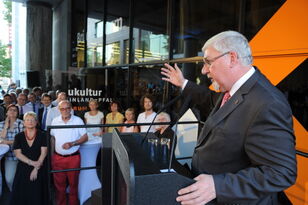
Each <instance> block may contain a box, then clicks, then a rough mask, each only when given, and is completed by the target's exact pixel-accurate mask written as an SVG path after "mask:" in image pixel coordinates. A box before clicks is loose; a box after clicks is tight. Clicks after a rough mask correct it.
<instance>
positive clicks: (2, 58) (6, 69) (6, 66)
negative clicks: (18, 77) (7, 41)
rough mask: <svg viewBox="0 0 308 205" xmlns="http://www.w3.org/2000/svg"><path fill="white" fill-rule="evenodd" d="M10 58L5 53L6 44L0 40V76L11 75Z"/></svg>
mask: <svg viewBox="0 0 308 205" xmlns="http://www.w3.org/2000/svg"><path fill="white" fill-rule="evenodd" d="M11 70H12V59H11V58H10V57H8V55H7V45H2V42H1V41H0V77H9V78H10V77H11Z"/></svg>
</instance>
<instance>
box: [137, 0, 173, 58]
mask: <svg viewBox="0 0 308 205" xmlns="http://www.w3.org/2000/svg"><path fill="white" fill-rule="evenodd" d="M136 3H137V5H138V6H136V10H135V16H134V20H135V22H134V29H133V31H134V33H133V35H134V46H135V50H134V53H135V56H134V62H135V63H138V62H146V61H153V60H164V59H167V58H168V51H169V43H168V40H169V36H168V35H167V3H168V1H163V0H157V1H150V2H145V1H137V2H136Z"/></svg>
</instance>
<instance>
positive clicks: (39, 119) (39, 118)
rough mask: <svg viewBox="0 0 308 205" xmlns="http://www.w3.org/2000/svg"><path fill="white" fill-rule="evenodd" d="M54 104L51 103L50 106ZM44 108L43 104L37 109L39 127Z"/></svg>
mask: <svg viewBox="0 0 308 205" xmlns="http://www.w3.org/2000/svg"><path fill="white" fill-rule="evenodd" d="M53 107H54V106H53V105H51V108H53ZM44 108H45V106H43V107H41V108H39V109H38V118H37V119H38V127H39V128H40V127H41V124H42V119H43V114H44Z"/></svg>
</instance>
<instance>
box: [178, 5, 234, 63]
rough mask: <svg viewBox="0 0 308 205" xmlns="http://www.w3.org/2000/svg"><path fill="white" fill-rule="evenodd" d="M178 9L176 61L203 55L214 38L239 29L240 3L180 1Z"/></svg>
mask: <svg viewBox="0 0 308 205" xmlns="http://www.w3.org/2000/svg"><path fill="white" fill-rule="evenodd" d="M178 2H179V3H178V4H176V9H175V15H176V19H175V24H176V26H175V48H174V51H173V54H174V56H173V57H174V58H186V57H193V56H200V55H202V53H201V48H202V46H203V44H204V43H205V41H206V40H207V39H209V38H210V37H211V36H213V35H215V34H217V33H219V32H221V31H225V30H237V29H238V13H239V11H238V8H239V0H232V1H231V0H216V1H212V0H194V1H189V0H179V1H178Z"/></svg>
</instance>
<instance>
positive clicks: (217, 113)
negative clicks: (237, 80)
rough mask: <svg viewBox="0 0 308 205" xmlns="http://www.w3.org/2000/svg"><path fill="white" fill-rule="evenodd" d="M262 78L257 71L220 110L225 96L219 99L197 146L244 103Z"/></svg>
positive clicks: (205, 124)
mask: <svg viewBox="0 0 308 205" xmlns="http://www.w3.org/2000/svg"><path fill="white" fill-rule="evenodd" d="M259 76H260V72H259V71H258V70H257V69H256V71H255V73H254V74H253V75H252V76H251V77H250V78H249V79H248V80H247V81H246V82H245V83H244V84H243V85H242V86H241V87H240V89H239V90H237V91H236V92H235V93H234V95H233V96H232V97H231V98H230V99H229V100H228V101H227V102H226V103H225V104H224V106H222V107H221V108H220V104H221V101H222V98H223V94H221V96H220V97H219V100H218V101H217V103H216V105H215V107H214V109H213V111H212V112H211V114H210V115H209V117H208V119H207V120H206V122H205V123H204V126H203V128H202V131H201V133H200V135H199V137H198V141H197V146H196V147H198V146H200V145H201V143H202V142H203V141H204V140H205V139H206V138H207V136H208V135H209V133H210V132H211V131H212V129H213V128H214V127H215V126H216V125H217V124H218V123H219V122H221V121H222V120H223V119H225V118H226V117H227V116H228V115H229V114H230V113H231V112H232V111H234V110H235V109H236V108H237V107H238V106H239V105H240V104H241V103H243V101H244V97H243V96H244V95H246V94H247V93H248V92H249V90H250V89H251V87H252V86H253V85H254V84H255V83H256V81H257V79H258V78H259Z"/></svg>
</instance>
